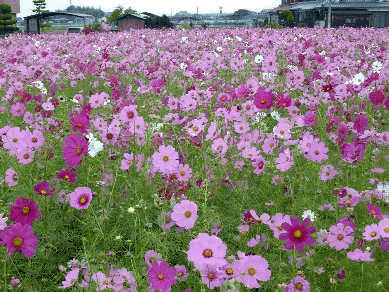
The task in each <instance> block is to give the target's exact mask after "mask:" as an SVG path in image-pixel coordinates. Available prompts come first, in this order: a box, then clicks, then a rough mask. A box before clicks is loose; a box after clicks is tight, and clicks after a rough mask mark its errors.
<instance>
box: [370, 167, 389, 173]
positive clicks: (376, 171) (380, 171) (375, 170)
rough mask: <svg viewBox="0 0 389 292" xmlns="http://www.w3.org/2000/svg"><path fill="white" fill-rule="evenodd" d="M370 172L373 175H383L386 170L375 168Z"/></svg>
mask: <svg viewBox="0 0 389 292" xmlns="http://www.w3.org/2000/svg"><path fill="white" fill-rule="evenodd" d="M370 171H371V172H374V173H384V172H385V171H386V169H385V168H381V167H376V168H372V169H371V170H370Z"/></svg>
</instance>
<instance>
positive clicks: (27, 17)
mask: <svg viewBox="0 0 389 292" xmlns="http://www.w3.org/2000/svg"><path fill="white" fill-rule="evenodd" d="M56 15H68V16H76V17H82V18H86V17H88V16H90V17H94V16H92V15H88V14H83V13H74V12H48V13H38V14H32V15H29V16H26V17H23V18H24V19H30V18H44V17H49V16H56Z"/></svg>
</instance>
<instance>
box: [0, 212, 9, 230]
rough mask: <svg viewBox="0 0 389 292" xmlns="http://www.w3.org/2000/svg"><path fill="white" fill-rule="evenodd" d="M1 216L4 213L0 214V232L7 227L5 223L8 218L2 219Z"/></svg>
mask: <svg viewBox="0 0 389 292" xmlns="http://www.w3.org/2000/svg"><path fill="white" fill-rule="evenodd" d="M3 216H4V213H1V214H0V231H1V230H4V228H6V227H7V223H5V222H7V220H8V217H4V218H3Z"/></svg>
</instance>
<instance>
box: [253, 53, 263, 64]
mask: <svg viewBox="0 0 389 292" xmlns="http://www.w3.org/2000/svg"><path fill="white" fill-rule="evenodd" d="M262 61H263V56H262V55H256V56H255V59H254V62H255V63H257V64H259V63H261V62H262Z"/></svg>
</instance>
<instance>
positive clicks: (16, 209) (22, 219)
mask: <svg viewBox="0 0 389 292" xmlns="http://www.w3.org/2000/svg"><path fill="white" fill-rule="evenodd" d="M10 209H11V214H9V219H11V220H12V221H14V222H15V223H20V224H22V225H26V224H28V225H31V224H32V222H34V220H35V218H36V219H39V218H41V214H40V213H39V211H38V205H37V203H35V202H34V201H33V200H30V199H28V198H17V199H16V200H15V205H14V206H10Z"/></svg>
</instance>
